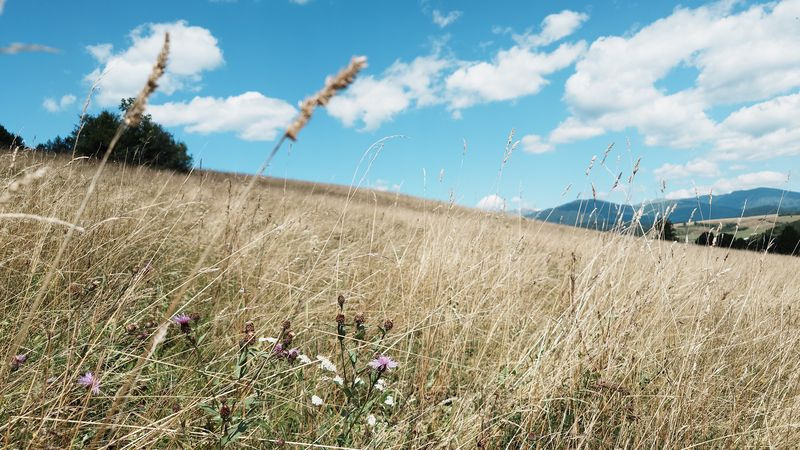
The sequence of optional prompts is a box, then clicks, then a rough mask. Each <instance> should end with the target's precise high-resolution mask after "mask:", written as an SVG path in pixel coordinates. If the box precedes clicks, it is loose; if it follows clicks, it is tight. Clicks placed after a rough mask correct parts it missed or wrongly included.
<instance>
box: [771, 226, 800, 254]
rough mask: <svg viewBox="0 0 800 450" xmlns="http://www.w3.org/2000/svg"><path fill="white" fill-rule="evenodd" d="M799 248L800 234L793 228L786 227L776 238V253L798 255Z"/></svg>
mask: <svg viewBox="0 0 800 450" xmlns="http://www.w3.org/2000/svg"><path fill="white" fill-rule="evenodd" d="M798 247H800V233H798V232H797V230H796V229H795V228H794V227H793V226H791V225H786V226H785V227H783V229H782V230H781V232H780V234H778V237H776V238H775V247H774V251H775V253H782V254H784V255H797V254H798Z"/></svg>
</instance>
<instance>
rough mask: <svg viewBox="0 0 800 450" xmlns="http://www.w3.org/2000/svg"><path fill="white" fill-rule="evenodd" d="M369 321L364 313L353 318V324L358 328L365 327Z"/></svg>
mask: <svg viewBox="0 0 800 450" xmlns="http://www.w3.org/2000/svg"><path fill="white" fill-rule="evenodd" d="M366 321H367V317H366V316H365V315H364V313H363V312H360V313H358V314H356V315H355V317H353V322H355V323H356V326H359V327H360V326H361V325H364V322H366Z"/></svg>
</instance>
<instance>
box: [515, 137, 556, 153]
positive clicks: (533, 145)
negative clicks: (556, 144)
mask: <svg viewBox="0 0 800 450" xmlns="http://www.w3.org/2000/svg"><path fill="white" fill-rule="evenodd" d="M521 143H522V150H523V151H525V152H527V153H547V152H549V151H551V150H553V146H552V145H551V144H548V143H547V142H543V141H542V137H541V136H539V135H538V134H529V135H527V136H523V137H522V140H521Z"/></svg>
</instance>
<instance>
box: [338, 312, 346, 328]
mask: <svg viewBox="0 0 800 450" xmlns="http://www.w3.org/2000/svg"><path fill="white" fill-rule="evenodd" d="M344 321H345V317H344V314H342V313H339V314H337V315H336V323H338V324H339V325H344Z"/></svg>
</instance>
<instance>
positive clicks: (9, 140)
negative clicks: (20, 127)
mask: <svg viewBox="0 0 800 450" xmlns="http://www.w3.org/2000/svg"><path fill="white" fill-rule="evenodd" d="M14 147H23V148H24V147H25V141H23V140H22V137H21V136H19V135H16V134H13V133H11V132H10V131H8V130H6V128H5V127H4V126H2V125H0V149H10V148H14Z"/></svg>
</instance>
